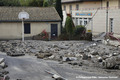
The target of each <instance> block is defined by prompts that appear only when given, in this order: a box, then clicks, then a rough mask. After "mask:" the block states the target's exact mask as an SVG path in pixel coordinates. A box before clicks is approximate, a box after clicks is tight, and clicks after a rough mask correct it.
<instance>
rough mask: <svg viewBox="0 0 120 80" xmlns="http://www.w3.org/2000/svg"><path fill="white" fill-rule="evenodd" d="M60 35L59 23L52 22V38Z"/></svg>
mask: <svg viewBox="0 0 120 80" xmlns="http://www.w3.org/2000/svg"><path fill="white" fill-rule="evenodd" d="M56 37H58V25H57V24H51V39H55V38H56Z"/></svg>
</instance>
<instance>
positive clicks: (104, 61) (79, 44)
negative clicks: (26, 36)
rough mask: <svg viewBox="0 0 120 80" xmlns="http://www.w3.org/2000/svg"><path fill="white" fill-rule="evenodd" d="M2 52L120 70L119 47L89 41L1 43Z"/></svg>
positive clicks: (17, 41) (0, 49)
mask: <svg viewBox="0 0 120 80" xmlns="http://www.w3.org/2000/svg"><path fill="white" fill-rule="evenodd" d="M0 51H2V52H6V53H7V55H10V56H22V55H25V54H29V55H33V56H37V58H40V59H50V60H58V61H60V62H67V63H69V64H71V65H78V66H82V65H86V66H91V67H100V68H105V69H120V49H119V48H118V47H114V46H110V45H105V44H102V43H101V42H88V41H48V42H47V41H30V40H28V41H25V42H24V43H22V42H21V41H19V40H16V41H1V42H0Z"/></svg>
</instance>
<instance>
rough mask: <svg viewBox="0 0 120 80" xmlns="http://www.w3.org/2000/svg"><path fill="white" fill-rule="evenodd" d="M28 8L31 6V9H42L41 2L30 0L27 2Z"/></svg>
mask: <svg viewBox="0 0 120 80" xmlns="http://www.w3.org/2000/svg"><path fill="white" fill-rule="evenodd" d="M28 6H33V7H42V6H43V0H31V1H30V2H29V5H28Z"/></svg>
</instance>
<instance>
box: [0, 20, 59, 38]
mask: <svg viewBox="0 0 120 80" xmlns="http://www.w3.org/2000/svg"><path fill="white" fill-rule="evenodd" d="M51 24H58V35H60V31H61V27H60V22H30V25H31V34H25V37H32V36H34V35H37V34H40V33H41V32H42V31H43V30H46V32H49V33H50V32H51ZM21 36H22V23H20V22H4V23H3V22H1V23H0V39H20V38H21Z"/></svg>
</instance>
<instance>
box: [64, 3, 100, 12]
mask: <svg viewBox="0 0 120 80" xmlns="http://www.w3.org/2000/svg"><path fill="white" fill-rule="evenodd" d="M77 4H78V5H79V9H86V8H99V7H101V2H100V1H90V2H79V3H69V4H62V9H63V10H64V5H65V6H66V12H67V13H70V8H69V6H70V5H72V10H76V5H77Z"/></svg>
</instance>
